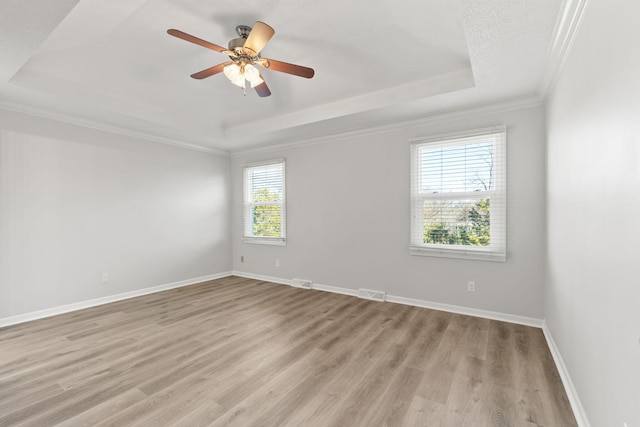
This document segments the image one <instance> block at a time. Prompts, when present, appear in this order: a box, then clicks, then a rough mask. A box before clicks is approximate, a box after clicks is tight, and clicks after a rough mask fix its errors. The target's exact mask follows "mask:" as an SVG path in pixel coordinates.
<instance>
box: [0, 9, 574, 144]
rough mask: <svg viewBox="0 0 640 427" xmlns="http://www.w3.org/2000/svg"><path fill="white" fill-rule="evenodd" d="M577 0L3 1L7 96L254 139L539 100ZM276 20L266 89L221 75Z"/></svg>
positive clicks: (190, 139)
mask: <svg viewBox="0 0 640 427" xmlns="http://www.w3.org/2000/svg"><path fill="white" fill-rule="evenodd" d="M562 5H563V0H535V1H531V0H374V1H371V0H348V1H344V0H325V1H315V2H311V1H296V0H258V1H256V0H235V1H233V2H231V1H220V0H213V1H209V2H203V1H201V0H153V1H149V0H112V1H109V2H105V1H103V0H56V1H54V2H52V1H50V0H2V2H1V4H0V56H1V58H2V60H1V61H0V107H5V108H10V109H15V110H26V111H30V112H34V113H36V114H40V115H49V116H52V117H57V118H63V119H72V120H74V121H81V122H84V123H93V124H102V125H105V126H110V127H113V128H117V129H120V130H123V131H125V130H126V131H128V132H132V133H135V134H140V133H142V134H146V135H149V136H151V137H155V138H157V139H165V140H171V141H174V142H180V143H185V144H191V145H196V146H200V147H203V148H211V149H222V150H229V151H234V150H242V149H245V148H247V147H254V146H260V145H267V144H274V143H283V142H290V141H295V140H299V139H301V138H303V139H308V138H313V137H317V136H320V135H327V134H332V133H337V132H344V131H349V130H354V129H361V128H365V127H369V126H373V125H380V124H386V123H392V122H397V121H399V120H407V119H413V118H418V117H424V116H426V115H430V114H436V113H439V112H442V111H450V110H455V109H459V108H463V107H468V106H475V105H483V104H488V103H495V102H501V101H506V100H514V99H519V98H525V97H535V96H538V95H539V94H540V90H541V85H542V81H543V78H544V75H545V71H546V68H547V67H548V64H547V62H548V58H549V57H550V50H551V48H552V45H553V42H554V38H555V34H554V31H556V28H557V25H556V23H557V22H558V17H559V16H560V15H561V12H562V10H561V8H562ZM257 20H260V21H264V22H266V23H267V24H269V25H271V26H272V27H273V28H274V29H275V30H276V34H275V36H274V37H273V38H272V39H271V41H270V42H269V43H268V44H267V46H266V47H265V48H264V49H263V51H262V56H263V57H268V58H272V59H278V60H281V61H285V62H291V63H295V64H299V65H304V66H308V67H312V68H314V69H315V71H316V75H315V77H314V78H313V79H311V80H308V79H304V78H300V77H296V76H291V75H288V74H283V73H278V72H275V71H272V70H263V72H262V74H263V76H264V78H265V80H266V81H267V84H268V85H269V87H270V89H271V92H272V96H270V97H268V98H259V97H258V96H257V95H256V94H255V92H253V91H251V90H248V91H247V94H246V96H243V94H242V90H241V89H240V88H237V87H236V86H233V85H231V84H230V83H229V81H228V80H227V79H226V78H225V77H224V75H221V74H220V75H216V76H212V77H209V78H207V79H204V80H194V79H192V78H190V77H189V76H190V74H192V73H194V72H197V71H201V70H203V69H205V68H208V67H211V66H213V65H216V64H218V63H221V62H224V61H225V60H226V59H227V57H226V56H224V55H222V54H220V53H217V52H214V51H211V50H208V49H205V48H203V47H200V46H197V45H194V44H191V43H188V42H186V41H184V40H180V39H177V38H175V37H171V36H169V35H168V34H167V33H166V30H167V29H169V28H176V29H179V30H182V31H184V32H187V33H189V34H192V35H194V36H197V37H200V38H202V39H205V40H208V41H211V42H213V43H216V44H218V45H222V46H226V44H227V42H228V41H229V40H230V39H232V38H235V37H237V35H236V33H235V27H236V26H237V25H239V24H244V25H250V26H252V25H253V24H254V22H255V21H257Z"/></svg>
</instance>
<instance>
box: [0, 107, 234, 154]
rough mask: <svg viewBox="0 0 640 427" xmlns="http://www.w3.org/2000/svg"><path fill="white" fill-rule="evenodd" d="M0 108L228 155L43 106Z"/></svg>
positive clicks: (216, 149)
mask: <svg viewBox="0 0 640 427" xmlns="http://www.w3.org/2000/svg"><path fill="white" fill-rule="evenodd" d="M0 109H3V110H6V111H10V112H14V113H19V114H25V115H29V116H33V117H38V118H41V119H47V120H55V121H57V122H61V123H66V124H70V125H74V126H79V127H84V128H87V129H92V130H98V131H102V132H108V133H113V134H117V135H122V136H127V137H131V138H137V139H141V140H144V141H149V142H159V143H161V144H166V145H172V146H174V147H179V148H184V149H187V150H194V151H200V152H205V153H209V154H213V155H216V156H221V157H229V151H227V150H222V149H219V148H213V147H204V146H202V145H198V144H192V143H189V142H184V141H180V140H177V139H173V138H167V137H163V136H158V135H152V134H148V133H145V132H142V131H137V130H133V129H130V128H126V127H124V126H117V125H113V124H108V123H103V122H100V121H97V120H91V119H83V118H79V117H77V116H74V115H72V114H66V113H60V112H54V111H50V110H46V109H43V108H38V107H35V106H30V105H25V104H20V103H15V102H9V101H4V100H0Z"/></svg>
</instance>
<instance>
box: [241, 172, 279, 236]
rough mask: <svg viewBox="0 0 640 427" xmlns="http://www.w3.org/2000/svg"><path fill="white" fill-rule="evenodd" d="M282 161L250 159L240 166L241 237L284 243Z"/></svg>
mask: <svg viewBox="0 0 640 427" xmlns="http://www.w3.org/2000/svg"><path fill="white" fill-rule="evenodd" d="M284 166H285V162H284V160H275V161H271V162H265V163H259V164H258V163H254V164H251V165H247V166H245V168H244V240H245V241H246V242H251V243H263V244H272V245H284V244H285V236H286V233H285V231H286V222H285V173H284V172H285V167H284Z"/></svg>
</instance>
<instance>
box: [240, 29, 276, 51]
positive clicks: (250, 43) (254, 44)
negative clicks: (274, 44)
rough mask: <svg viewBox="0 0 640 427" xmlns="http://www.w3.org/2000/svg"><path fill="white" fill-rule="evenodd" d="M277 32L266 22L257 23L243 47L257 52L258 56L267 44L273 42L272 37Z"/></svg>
mask: <svg viewBox="0 0 640 427" xmlns="http://www.w3.org/2000/svg"><path fill="white" fill-rule="evenodd" d="M275 32H276V31H275V30H274V29H273V28H271V27H270V26H268V25H267V24H265V23H264V22H260V21H257V22H256V24H255V25H254V26H253V28H252V29H251V32H250V33H249V37H247V40H245V42H244V45H243V46H242V47H244V48H247V49H250V50H251V51H253V52H255V54H256V56H257V55H258V54H259V53H260V51H261V50H262V49H263V48H264V46H265V45H266V44H267V42H268V41H269V40H271V37H273V35H274V34H275Z"/></svg>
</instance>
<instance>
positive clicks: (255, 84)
mask: <svg viewBox="0 0 640 427" xmlns="http://www.w3.org/2000/svg"><path fill="white" fill-rule="evenodd" d="M247 80H248V79H247ZM250 81H251V87H252V88H254V87H256V86H258V85H260V84H262V83H264V80H262V79H261V78H260V76H258V78H257V79H255V80H250Z"/></svg>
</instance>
